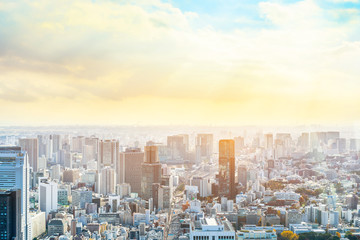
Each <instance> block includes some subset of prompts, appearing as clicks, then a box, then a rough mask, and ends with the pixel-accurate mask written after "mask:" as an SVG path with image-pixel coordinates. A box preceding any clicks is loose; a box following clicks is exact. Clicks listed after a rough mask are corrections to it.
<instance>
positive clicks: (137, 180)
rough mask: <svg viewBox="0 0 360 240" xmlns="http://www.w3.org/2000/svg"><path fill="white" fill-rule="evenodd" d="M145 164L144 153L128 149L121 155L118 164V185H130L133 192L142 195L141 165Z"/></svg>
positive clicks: (135, 149)
mask: <svg viewBox="0 0 360 240" xmlns="http://www.w3.org/2000/svg"><path fill="white" fill-rule="evenodd" d="M143 162H144V152H142V151H141V149H140V148H127V149H126V151H125V152H122V153H120V164H117V166H118V168H117V169H118V170H119V172H117V181H116V182H117V184H121V183H128V184H130V186H131V190H132V191H133V192H135V193H138V194H141V164H142V163H143Z"/></svg>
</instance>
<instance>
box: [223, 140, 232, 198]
mask: <svg viewBox="0 0 360 240" xmlns="http://www.w3.org/2000/svg"><path fill="white" fill-rule="evenodd" d="M219 195H220V196H227V197H229V198H230V199H233V198H234V197H235V196H236V188H235V142H234V140H232V139H226V140H220V142H219Z"/></svg>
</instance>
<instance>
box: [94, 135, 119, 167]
mask: <svg viewBox="0 0 360 240" xmlns="http://www.w3.org/2000/svg"><path fill="white" fill-rule="evenodd" d="M98 155H99V156H98V170H99V171H100V170H101V169H103V168H104V167H111V168H113V169H116V168H117V167H120V166H116V165H117V163H118V161H119V158H120V150H119V141H117V140H101V141H100V142H99V154H98ZM116 172H120V170H119V169H116Z"/></svg>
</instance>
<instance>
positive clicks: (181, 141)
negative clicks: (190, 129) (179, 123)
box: [167, 134, 189, 161]
mask: <svg viewBox="0 0 360 240" xmlns="http://www.w3.org/2000/svg"><path fill="white" fill-rule="evenodd" d="M167 147H168V149H169V151H170V156H171V159H172V160H182V161H183V160H185V159H186V153H187V151H188V148H189V135H187V134H182V135H174V136H168V137H167Z"/></svg>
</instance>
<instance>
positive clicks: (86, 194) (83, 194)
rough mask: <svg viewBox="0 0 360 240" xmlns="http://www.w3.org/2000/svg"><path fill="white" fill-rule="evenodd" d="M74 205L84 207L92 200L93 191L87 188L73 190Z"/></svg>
mask: <svg viewBox="0 0 360 240" xmlns="http://www.w3.org/2000/svg"><path fill="white" fill-rule="evenodd" d="M71 196H72V205H73V206H74V207H76V208H81V209H84V208H85V205H86V203H91V202H92V191H89V190H87V189H76V190H73V191H72V192H71Z"/></svg>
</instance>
